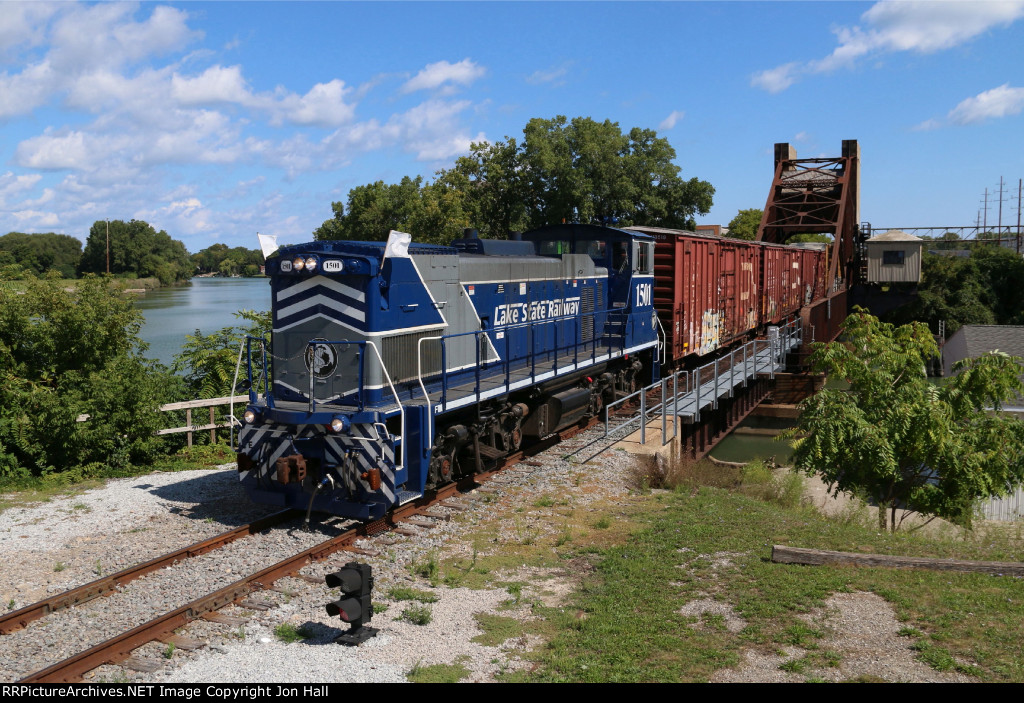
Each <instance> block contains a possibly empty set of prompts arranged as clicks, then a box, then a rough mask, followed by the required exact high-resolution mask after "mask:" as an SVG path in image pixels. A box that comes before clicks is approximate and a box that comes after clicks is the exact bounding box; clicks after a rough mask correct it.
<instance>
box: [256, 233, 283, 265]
mask: <svg viewBox="0 0 1024 703" xmlns="http://www.w3.org/2000/svg"><path fill="white" fill-rule="evenodd" d="M256 236H257V237H258V238H259V240H260V249H261V250H262V251H263V258H264V259H266V258H267V257H268V256H270V255H271V254H273V253H274V252H275V251H277V249H278V246H277V235H276V234H260V233H259V232H257V233H256Z"/></svg>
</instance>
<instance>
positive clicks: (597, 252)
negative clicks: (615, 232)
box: [576, 239, 608, 265]
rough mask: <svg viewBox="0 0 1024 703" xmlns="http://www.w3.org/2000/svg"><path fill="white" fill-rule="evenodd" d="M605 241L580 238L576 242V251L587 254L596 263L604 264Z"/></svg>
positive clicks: (606, 246)
mask: <svg viewBox="0 0 1024 703" xmlns="http://www.w3.org/2000/svg"><path fill="white" fill-rule="evenodd" d="M607 248H608V245H607V243H605V242H604V241H603V240H600V239H581V240H579V241H577V242H576V253H577V254H587V255H588V256H590V258H591V259H593V260H594V262H595V263H597V264H598V265H604V261H605V258H604V257H605V252H606V250H607Z"/></svg>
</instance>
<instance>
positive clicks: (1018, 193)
mask: <svg viewBox="0 0 1024 703" xmlns="http://www.w3.org/2000/svg"><path fill="white" fill-rule="evenodd" d="M1022 183H1024V178H1018V179H1017V253H1018V254H1020V191H1021V184H1022Z"/></svg>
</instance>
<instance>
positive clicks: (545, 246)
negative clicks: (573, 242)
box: [539, 239, 571, 256]
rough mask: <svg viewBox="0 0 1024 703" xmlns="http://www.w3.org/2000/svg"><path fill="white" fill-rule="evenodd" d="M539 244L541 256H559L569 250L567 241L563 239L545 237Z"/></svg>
mask: <svg viewBox="0 0 1024 703" xmlns="http://www.w3.org/2000/svg"><path fill="white" fill-rule="evenodd" d="M539 244H540V254H541V256H559V255H561V254H568V253H569V252H570V251H571V249H570V248H569V242H567V241H566V240H564V239H547V240H545V241H543V242H540V243H539Z"/></svg>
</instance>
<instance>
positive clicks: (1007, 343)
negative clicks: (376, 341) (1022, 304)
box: [954, 325, 1024, 359]
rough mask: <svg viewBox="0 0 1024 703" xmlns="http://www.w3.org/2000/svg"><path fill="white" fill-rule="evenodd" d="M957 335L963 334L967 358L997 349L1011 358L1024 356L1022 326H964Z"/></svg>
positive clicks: (1023, 329) (1023, 331)
mask: <svg viewBox="0 0 1024 703" xmlns="http://www.w3.org/2000/svg"><path fill="white" fill-rule="evenodd" d="M956 334H963V336H964V341H965V342H966V343H967V356H968V357H970V358H972V359H973V358H975V357H978V356H981V355H982V354H984V353H985V352H990V351H994V350H996V349H998V350H999V351H1001V352H1005V353H1007V354H1009V355H1010V356H1024V326H1022V325H964V326H963V327H961V328H960V329H958V330H957V331H956ZM954 336H955V335H954Z"/></svg>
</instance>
